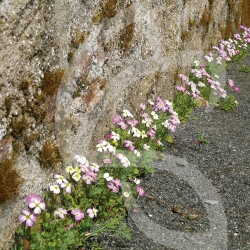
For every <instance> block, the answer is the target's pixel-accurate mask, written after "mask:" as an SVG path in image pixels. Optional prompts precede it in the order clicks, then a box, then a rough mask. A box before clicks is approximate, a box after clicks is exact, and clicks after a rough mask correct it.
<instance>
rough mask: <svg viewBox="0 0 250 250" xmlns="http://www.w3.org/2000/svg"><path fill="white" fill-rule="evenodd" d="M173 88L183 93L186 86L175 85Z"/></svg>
mask: <svg viewBox="0 0 250 250" xmlns="http://www.w3.org/2000/svg"><path fill="white" fill-rule="evenodd" d="M175 88H176V90H178V91H180V92H183V93H185V91H186V86H184V85H182V86H176V87H175Z"/></svg>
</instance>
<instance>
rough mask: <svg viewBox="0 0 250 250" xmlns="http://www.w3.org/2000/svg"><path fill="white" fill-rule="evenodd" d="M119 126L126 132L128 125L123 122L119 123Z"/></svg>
mask: <svg viewBox="0 0 250 250" xmlns="http://www.w3.org/2000/svg"><path fill="white" fill-rule="evenodd" d="M117 124H118V125H119V126H120V127H121V129H122V130H125V129H126V128H127V124H126V123H125V122H123V121H121V122H118V123H117Z"/></svg>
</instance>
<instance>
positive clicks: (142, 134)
mask: <svg viewBox="0 0 250 250" xmlns="http://www.w3.org/2000/svg"><path fill="white" fill-rule="evenodd" d="M140 135H141V138H146V137H148V136H147V134H146V132H145V130H142V132H141V134H140Z"/></svg>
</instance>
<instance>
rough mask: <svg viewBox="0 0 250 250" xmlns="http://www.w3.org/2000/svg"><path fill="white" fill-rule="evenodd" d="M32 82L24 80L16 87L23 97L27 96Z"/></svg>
mask: <svg viewBox="0 0 250 250" xmlns="http://www.w3.org/2000/svg"><path fill="white" fill-rule="evenodd" d="M31 84H32V82H31V81H30V80H24V81H22V82H21V83H20V85H19V86H18V89H19V90H21V91H22V92H23V94H24V96H28V95H29V94H30V93H29V87H30V86H31Z"/></svg>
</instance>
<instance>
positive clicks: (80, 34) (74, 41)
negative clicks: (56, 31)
mask: <svg viewBox="0 0 250 250" xmlns="http://www.w3.org/2000/svg"><path fill="white" fill-rule="evenodd" d="M89 34H90V32H89V31H86V32H84V31H80V30H73V31H72V32H71V46H72V47H73V48H75V49H77V48H78V47H79V45H81V44H82V43H83V42H84V41H85V40H86V38H87V37H88V36H89Z"/></svg>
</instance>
